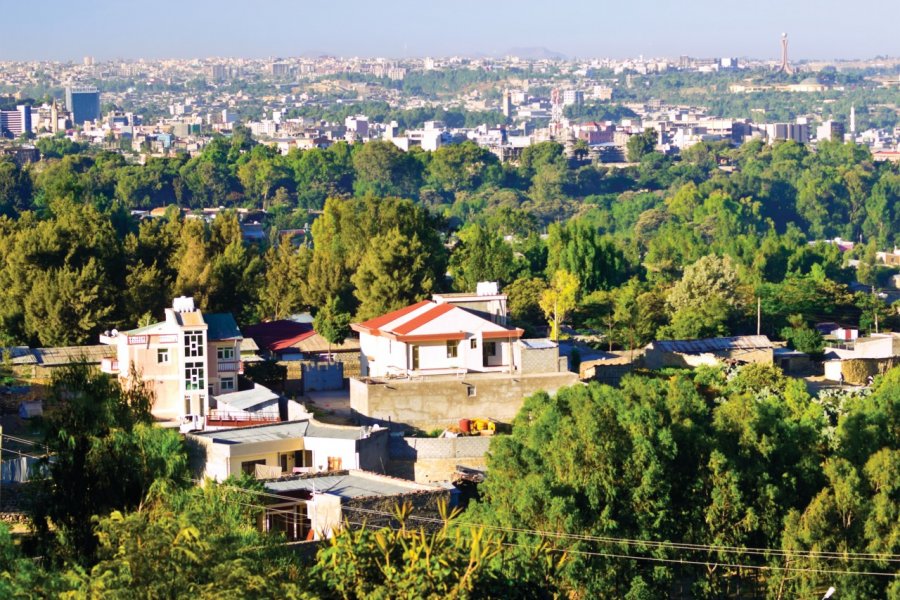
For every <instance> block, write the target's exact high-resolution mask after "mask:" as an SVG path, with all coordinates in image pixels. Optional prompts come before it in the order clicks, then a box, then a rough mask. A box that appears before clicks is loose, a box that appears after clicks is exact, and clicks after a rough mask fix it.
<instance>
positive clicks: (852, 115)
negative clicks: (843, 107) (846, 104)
mask: <svg viewBox="0 0 900 600" xmlns="http://www.w3.org/2000/svg"><path fill="white" fill-rule="evenodd" d="M850 135H851V136H852V137H853V139H854V140H855V139H856V106H854V105H851V106H850Z"/></svg>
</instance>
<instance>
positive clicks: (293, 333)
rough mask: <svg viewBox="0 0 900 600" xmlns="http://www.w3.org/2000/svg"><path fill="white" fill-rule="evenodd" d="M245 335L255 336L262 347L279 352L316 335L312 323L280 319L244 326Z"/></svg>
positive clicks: (255, 339)
mask: <svg viewBox="0 0 900 600" xmlns="http://www.w3.org/2000/svg"><path fill="white" fill-rule="evenodd" d="M244 332H245V336H246V337H249V338H253V340H254V341H255V342H256V343H257V345H258V346H259V347H260V348H265V349H266V350H269V351H271V352H279V351H281V350H286V349H287V348H290V347H292V346H293V345H294V344H296V343H298V342H302V341H303V340H305V339H306V338H308V337H311V336H313V335H315V333H316V332H315V331H313V327H312V324H310V323H297V322H296V321H288V320H280V321H268V322H266V323H257V324H256V325H250V326H249V327H245V328H244Z"/></svg>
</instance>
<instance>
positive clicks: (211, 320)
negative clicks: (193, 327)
mask: <svg viewBox="0 0 900 600" xmlns="http://www.w3.org/2000/svg"><path fill="white" fill-rule="evenodd" d="M203 322H204V323H206V325H207V326H208V327H209V329H208V331H207V332H206V339H207V340H209V341H211V342H215V341H218V340H239V339H241V338H242V337H244V336H242V335H241V330H240V329H238V326H237V322H235V320H234V317H233V316H231V313H213V314H206V313H204V314H203Z"/></svg>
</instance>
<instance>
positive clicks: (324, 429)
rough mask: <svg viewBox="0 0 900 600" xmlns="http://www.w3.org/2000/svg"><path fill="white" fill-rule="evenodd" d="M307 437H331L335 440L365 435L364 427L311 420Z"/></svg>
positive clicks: (360, 437)
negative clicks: (340, 425)
mask: <svg viewBox="0 0 900 600" xmlns="http://www.w3.org/2000/svg"><path fill="white" fill-rule="evenodd" d="M306 437H314V438H329V439H335V440H360V439H362V438H364V437H365V430H364V428H362V427H338V426H334V425H323V424H321V423H312V422H310V424H309V428H308V429H307V430H306Z"/></svg>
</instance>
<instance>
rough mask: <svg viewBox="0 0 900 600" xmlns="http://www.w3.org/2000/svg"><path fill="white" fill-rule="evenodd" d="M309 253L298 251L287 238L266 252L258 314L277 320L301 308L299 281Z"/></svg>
mask: <svg viewBox="0 0 900 600" xmlns="http://www.w3.org/2000/svg"><path fill="white" fill-rule="evenodd" d="M309 258H310V257H309V252H308V251H307V250H306V249H305V248H304V249H300V250H298V249H297V248H294V245H293V244H292V243H291V239H290V236H284V237H282V239H281V240H280V241H279V243H278V244H277V245H275V246H273V247H272V248H269V250H268V251H267V252H266V255H265V258H264V262H265V267H264V268H263V271H264V273H265V283H264V285H262V286H261V287H260V292H259V311H260V313H261V314H262V315H265V316H266V317H268V318H270V319H273V320H277V319H281V318H284V317H286V316H288V315H291V314H293V313H294V312H296V311H297V310H299V309H300V308H301V307H302V306H303V288H302V282H303V281H304V280H305V279H306V272H307V269H308V268H309V264H308V262H309Z"/></svg>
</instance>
